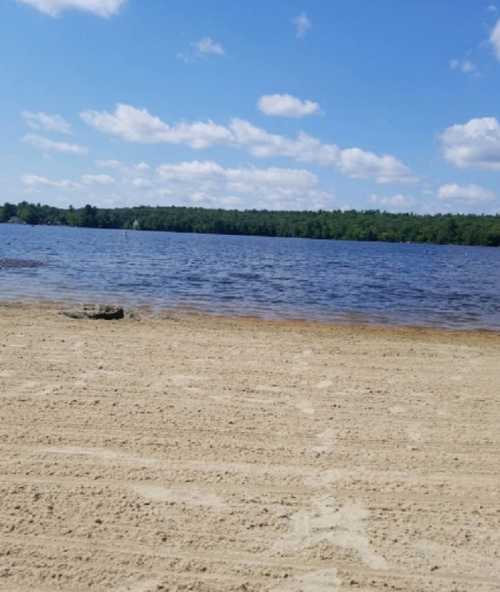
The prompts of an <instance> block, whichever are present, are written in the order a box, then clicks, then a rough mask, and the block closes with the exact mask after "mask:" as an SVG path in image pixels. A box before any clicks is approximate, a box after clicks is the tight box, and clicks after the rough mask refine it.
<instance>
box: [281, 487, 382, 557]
mask: <svg viewBox="0 0 500 592" xmlns="http://www.w3.org/2000/svg"><path fill="white" fill-rule="evenodd" d="M368 516H369V512H368V510H366V508H364V507H363V506H362V505H361V504H359V503H356V502H352V503H348V504H346V505H344V506H339V505H338V504H337V503H336V501H335V499H334V498H333V497H330V496H324V497H320V498H317V499H314V500H312V502H311V509H310V510H300V511H299V512H296V513H295V514H293V515H292V517H291V524H290V532H289V533H288V534H287V535H286V536H285V537H284V538H283V539H282V540H281V541H278V542H277V543H276V544H275V545H274V550H275V551H276V552H278V553H281V554H287V553H296V552H298V551H302V550H304V549H308V548H311V547H314V546H315V545H319V544H321V543H325V542H326V543H330V544H332V545H335V546H337V547H341V548H343V549H350V550H352V551H355V552H356V553H357V554H358V555H359V557H360V559H361V560H362V561H363V563H365V564H366V565H367V566H368V567H370V568H372V569H387V567H388V565H387V561H386V560H385V559H384V557H382V556H381V555H378V554H377V553H376V552H375V551H374V550H373V549H372V547H371V545H370V542H369V540H368V534H367V531H366V521H367V519H368Z"/></svg>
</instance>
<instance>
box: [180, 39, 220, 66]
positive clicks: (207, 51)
mask: <svg viewBox="0 0 500 592" xmlns="http://www.w3.org/2000/svg"><path fill="white" fill-rule="evenodd" d="M225 53H226V52H225V51H224V47H223V46H222V44H221V43H219V42H218V41H214V40H213V39H212V38H211V37H203V38H202V39H200V40H199V41H195V42H193V43H191V48H190V50H189V51H188V52H187V53H184V52H179V53H178V54H177V58H178V59H180V60H182V61H183V62H186V64H191V63H193V62H195V61H197V60H200V59H202V58H204V57H207V56H223V55H225Z"/></svg>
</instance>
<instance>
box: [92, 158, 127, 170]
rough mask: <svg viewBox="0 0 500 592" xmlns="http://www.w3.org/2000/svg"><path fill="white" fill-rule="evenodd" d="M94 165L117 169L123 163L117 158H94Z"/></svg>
mask: <svg viewBox="0 0 500 592" xmlns="http://www.w3.org/2000/svg"><path fill="white" fill-rule="evenodd" d="M95 164H96V166H98V167H99V168H102V169H119V168H121V167H122V166H123V163H122V162H120V161H119V160H112V159H111V160H96V161H95Z"/></svg>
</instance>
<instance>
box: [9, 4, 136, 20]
mask: <svg viewBox="0 0 500 592" xmlns="http://www.w3.org/2000/svg"><path fill="white" fill-rule="evenodd" d="M17 1H18V2H19V3H21V4H28V5H29V6H32V7H33V8H36V9H37V10H39V11H40V12H43V13H44V14H48V15H49V16H59V15H60V14H61V13H62V12H64V11H66V10H80V11H82V12H90V13H91V14H95V15H97V16H101V17H110V16H113V15H114V14H117V13H118V11H119V10H120V8H121V7H122V6H123V5H124V4H125V2H126V0H17Z"/></svg>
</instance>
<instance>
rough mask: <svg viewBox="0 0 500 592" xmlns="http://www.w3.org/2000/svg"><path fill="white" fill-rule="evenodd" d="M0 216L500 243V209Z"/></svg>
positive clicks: (0, 218) (31, 209)
mask: <svg viewBox="0 0 500 592" xmlns="http://www.w3.org/2000/svg"><path fill="white" fill-rule="evenodd" d="M0 222H20V223H25V224H33V225H38V224H48V225H64V226H80V227H90V228H121V229H136V230H167V231H173V232H199V233H212V234H239V235H260V236H281V237H301V238H318V239H345V240H358V241H388V242H417V243H436V244H461V245H483V246H491V247H498V246H500V215H498V214H497V215H476V214H434V215H419V214H392V213H388V212H381V211H379V210H365V211H358V210H349V211H340V210H333V211H324V210H323V211H321V210H320V211H268V210H244V211H242V210H223V209H208V208H197V207H179V206H168V207H159V206H158V207H152V206H139V207H130V208H112V209H109V208H97V207H94V206H91V205H86V206H85V207H83V208H73V207H71V206H70V207H69V208H68V209H62V208H56V207H52V206H47V205H41V204H33V203H28V202H26V201H23V202H21V203H18V204H17V205H16V204H11V203H5V204H4V205H3V206H0Z"/></svg>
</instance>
